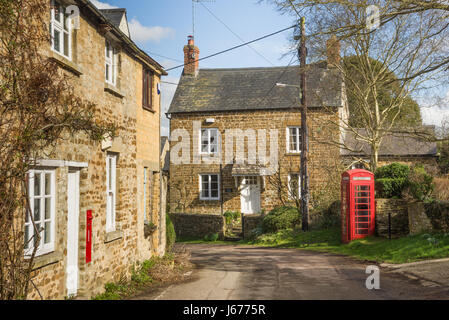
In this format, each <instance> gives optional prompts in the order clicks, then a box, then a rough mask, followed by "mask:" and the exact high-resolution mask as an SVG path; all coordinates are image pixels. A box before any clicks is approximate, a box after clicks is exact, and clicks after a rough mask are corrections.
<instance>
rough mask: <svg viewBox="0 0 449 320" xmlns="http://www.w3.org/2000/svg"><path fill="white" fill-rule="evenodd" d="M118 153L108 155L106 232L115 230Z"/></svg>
mask: <svg viewBox="0 0 449 320" xmlns="http://www.w3.org/2000/svg"><path fill="white" fill-rule="evenodd" d="M116 178H117V155H114V154H108V155H107V156H106V199H107V202H106V232H112V231H115V230H116V229H115V204H116Z"/></svg>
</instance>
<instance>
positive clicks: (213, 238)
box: [204, 233, 219, 242]
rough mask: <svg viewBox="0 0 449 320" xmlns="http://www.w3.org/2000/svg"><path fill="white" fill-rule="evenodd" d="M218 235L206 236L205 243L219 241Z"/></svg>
mask: <svg viewBox="0 0 449 320" xmlns="http://www.w3.org/2000/svg"><path fill="white" fill-rule="evenodd" d="M218 237H219V236H218V233H213V234H206V235H205V236H204V241H212V242H215V241H217V240H218Z"/></svg>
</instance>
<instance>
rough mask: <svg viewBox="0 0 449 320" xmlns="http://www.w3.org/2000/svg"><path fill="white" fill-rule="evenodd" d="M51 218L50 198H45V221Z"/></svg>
mask: <svg viewBox="0 0 449 320" xmlns="http://www.w3.org/2000/svg"><path fill="white" fill-rule="evenodd" d="M50 218H51V198H45V220H48V219H50Z"/></svg>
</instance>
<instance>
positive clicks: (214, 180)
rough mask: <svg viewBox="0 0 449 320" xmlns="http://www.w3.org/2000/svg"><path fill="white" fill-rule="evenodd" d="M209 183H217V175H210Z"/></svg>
mask: <svg viewBox="0 0 449 320" xmlns="http://www.w3.org/2000/svg"><path fill="white" fill-rule="evenodd" d="M211 181H212V183H214V182H218V175H216V174H214V175H211Z"/></svg>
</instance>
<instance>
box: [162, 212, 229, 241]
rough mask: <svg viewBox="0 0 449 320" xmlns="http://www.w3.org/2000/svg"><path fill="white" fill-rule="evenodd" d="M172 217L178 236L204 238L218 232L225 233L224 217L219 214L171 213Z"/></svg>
mask: <svg viewBox="0 0 449 320" xmlns="http://www.w3.org/2000/svg"><path fill="white" fill-rule="evenodd" d="M170 218H171V220H172V222H173V225H174V227H175V232H176V237H179V238H185V237H194V238H203V237H204V236H206V235H211V234H215V233H218V235H219V237H220V239H222V238H223V235H224V225H225V222H224V217H223V216H221V215H217V214H188V213H171V214H170Z"/></svg>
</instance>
